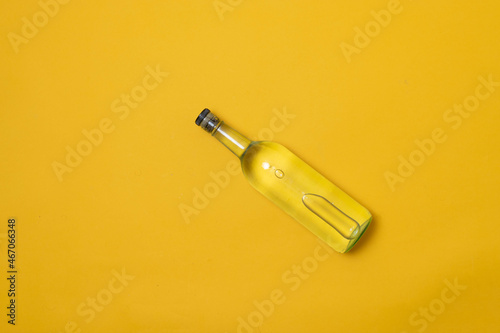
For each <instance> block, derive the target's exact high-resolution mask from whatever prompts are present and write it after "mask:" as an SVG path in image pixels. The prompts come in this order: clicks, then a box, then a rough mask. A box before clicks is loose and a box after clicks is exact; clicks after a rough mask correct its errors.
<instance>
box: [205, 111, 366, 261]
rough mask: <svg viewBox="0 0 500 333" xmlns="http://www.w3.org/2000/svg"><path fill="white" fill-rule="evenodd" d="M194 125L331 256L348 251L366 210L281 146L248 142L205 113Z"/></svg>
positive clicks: (362, 228)
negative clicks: (237, 162) (225, 150)
mask: <svg viewBox="0 0 500 333" xmlns="http://www.w3.org/2000/svg"><path fill="white" fill-rule="evenodd" d="M196 124H197V125H200V126H201V127H202V128H203V129H204V130H206V131H207V132H209V133H211V134H212V135H213V136H214V137H215V138H216V139H217V140H219V141H220V142H221V143H222V144H224V145H225V146H226V147H227V148H228V149H229V150H231V151H232V152H233V153H234V154H235V155H236V156H237V157H238V158H239V159H240V161H241V168H242V170H243V174H244V175H245V177H246V178H247V179H248V181H249V182H250V184H252V186H253V187H254V188H255V189H257V190H258V191H259V192H260V193H262V194H263V195H264V196H265V197H266V198H268V199H269V200H271V201H272V202H274V203H275V204H276V205H277V206H278V207H280V208H281V209H283V210H284V211H285V212H287V213H288V214H289V215H291V216H292V217H293V218H295V219H296V220H297V221H299V222H300V223H301V224H302V225H304V226H305V227H306V228H307V229H309V230H310V231H311V232H313V233H314V234H315V235H316V236H318V237H319V238H320V239H322V240H323V241H325V242H326V243H327V244H328V245H330V246H331V247H332V248H333V249H334V250H336V251H337V252H340V253H344V252H347V251H349V250H350V249H351V248H352V247H353V246H354V244H356V242H357V241H358V240H359V238H360V237H361V236H362V235H363V233H364V232H365V230H366V228H367V227H368V225H369V224H370V222H371V220H372V216H371V214H370V212H368V210H367V209H366V208H364V207H363V206H361V205H360V204H359V203H358V202H356V201H355V200H354V199H352V198H351V197H350V196H349V195H347V194H346V193H345V192H343V191H342V190H341V189H339V188H338V187H337V186H335V185H334V184H333V183H332V182H330V181H329V180H328V179H326V178H325V177H323V176H322V175H321V174H320V173H318V172H317V171H316V170H314V169H313V168H312V167H310V166H309V165H308V164H306V163H305V162H304V161H303V160H301V159H300V158H299V157H297V156H296V155H295V154H293V153H292V152H291V151H289V150H288V149H287V148H285V147H283V146H282V145H280V144H278V143H275V142H269V141H251V140H249V139H248V138H246V137H245V136H243V135H242V134H240V133H239V132H237V131H236V130H234V129H233V128H232V127H230V126H228V125H226V124H225V123H224V122H222V121H220V120H219V119H218V118H217V117H216V116H215V115H214V114H212V113H211V112H209V110H208V109H205V110H204V111H203V112H202V113H201V114H200V116H198V119H197V120H196Z"/></svg>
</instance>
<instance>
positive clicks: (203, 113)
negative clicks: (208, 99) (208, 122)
mask: <svg viewBox="0 0 500 333" xmlns="http://www.w3.org/2000/svg"><path fill="white" fill-rule="evenodd" d="M209 113H210V110H209V109H204V110H203V111H201V113H200V115H199V116H198V118H196V120H195V123H196V125H198V126H200V124H201V122H202V121H203V119H205V117H206V116H207V115H208V114H209Z"/></svg>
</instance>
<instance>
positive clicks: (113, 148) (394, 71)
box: [0, 0, 500, 333]
mask: <svg viewBox="0 0 500 333" xmlns="http://www.w3.org/2000/svg"><path fill="white" fill-rule="evenodd" d="M42 1H44V0H42ZM46 2H50V1H48V0H47V1H46ZM223 3H225V4H226V7H225V8H226V10H227V9H228V8H227V7H230V9H231V10H227V11H225V12H224V13H223V14H222V19H221V16H220V15H218V13H217V10H216V9H215V7H214V2H213V1H211V0H203V1H156V0H150V1H124V0H121V1H97V0H92V1H76V0H74V1H70V2H69V3H67V4H64V5H62V4H61V5H60V8H59V9H58V12H57V13H56V14H55V15H54V17H50V18H49V19H48V22H45V23H46V24H45V25H44V26H43V27H40V28H39V31H38V33H37V34H36V35H35V36H34V37H32V38H28V39H27V42H26V43H22V44H20V45H19V46H18V52H17V53H16V52H15V47H13V45H12V43H11V42H10V41H9V38H8V36H9V34H10V33H15V34H17V35H21V33H22V31H21V30H22V26H23V24H24V23H23V17H26V18H27V19H28V20H29V21H31V22H33V15H36V13H38V12H40V11H41V7H40V4H39V3H38V1H35V0H29V1H27V0H24V1H5V0H3V1H1V5H0V13H1V14H0V17H1V24H0V25H1V31H0V35H1V36H3V37H2V38H1V39H0V48H1V62H0V74H1V78H2V80H1V83H0V84H1V87H0V88H1V89H0V107H1V109H0V112H1V113H0V117H1V118H0V142H1V143H0V144H1V150H0V171H1V172H0V184H1V192H0V212H1V215H0V220H1V221H0V222H1V224H0V242H1V244H0V247H1V256H0V262H1V269H2V273H1V275H0V276H1V281H2V282H1V283H0V287H1V289H0V295H1V297H0V305H1V306H0V308H1V309H2V310H1V313H0V314H1V316H0V318H2V319H1V323H0V327H1V331H2V332H72V331H75V332H78V331H80V332H237V331H238V325H241V324H240V323H241V321H239V319H238V318H242V320H244V321H246V322H247V323H248V318H249V316H250V317H252V316H253V317H254V318H253V320H257V321H258V319H259V314H255V312H256V311H258V310H257V308H256V305H255V303H254V302H255V301H256V302H258V303H259V302H263V301H265V300H269V299H270V294H271V293H272V292H273V290H274V291H276V290H277V291H278V292H279V291H281V292H283V297H284V302H282V304H277V305H275V306H274V309H273V311H272V313H271V314H270V315H269V316H265V319H263V322H262V324H261V325H260V326H259V327H252V326H249V327H247V328H241V327H240V328H239V331H241V332H250V331H251V332H325V333H326V332H328V333H330V332H398V333H399V332H407V333H410V332H418V331H419V330H420V331H425V332H471V331H477V332H497V331H498V327H500V320H499V319H498V318H499V317H498V315H497V312H498V308H499V305H500V304H499V303H500V302H499V299H500V287H499V278H500V268H499V257H500V252H499V250H500V245H499V241H498V233H499V231H500V228H499V226H498V220H497V219H498V213H497V209H498V198H499V196H498V191H499V188H500V177H499V174H498V171H499V167H500V158H499V156H498V148H499V144H498V143H499V121H500V116H499V110H500V88H498V87H497V88H496V89H497V90H496V91H495V92H493V93H491V96H490V97H489V98H487V99H486V100H484V101H481V103H480V105H479V107H478V108H477V110H476V111H475V112H473V113H471V115H470V117H468V118H465V119H463V123H462V124H461V126H460V127H459V128H457V129H453V128H452V127H451V125H452V123H447V122H446V121H445V120H444V119H443V116H444V114H445V112H447V110H448V109H449V108H451V107H453V104H460V103H463V102H464V99H465V98H467V97H468V96H472V95H474V94H475V88H476V86H477V85H478V84H479V81H478V77H479V76H482V77H484V78H487V77H488V75H492V77H493V79H494V80H495V81H500V62H499V59H500V46H499V41H498V31H500V20H498V13H499V11H500V4H499V3H498V1H493V0H489V1H483V2H481V3H477V4H476V3H472V2H470V1H465V0H459V1H456V0H454V1H451V0H448V1H443V0H440V1H423V0H418V1H410V0H401V2H400V5H399V7H401V8H402V11H401V12H400V13H399V14H393V15H392V18H391V21H390V23H389V24H387V26H386V27H382V28H381V29H380V31H376V30H375V33H374V32H373V31H372V35H373V37H372V38H370V39H371V42H370V43H369V45H367V46H366V47H363V48H358V51H359V52H358V53H355V54H352V56H351V57H350V60H351V61H350V62H348V61H347V58H346V57H345V55H344V54H343V51H342V48H341V45H342V43H348V44H350V45H355V40H354V38H355V35H356V32H355V30H354V28H356V27H358V28H360V29H362V30H363V29H365V26H366V25H367V24H369V22H371V21H373V20H374V18H373V16H372V14H371V11H376V12H378V11H380V10H382V9H387V7H388V1H385V0H377V1H363V2H351V1H340V2H339V1H337V2H334V1H321V2H307V1H265V0H251V1H250V0H248V1H246V0H245V1H237V0H233V1H229V0H223ZM399 7H398V8H399ZM401 8H400V9H401ZM41 18H43V17H41ZM39 19H40V18H39ZM42 23H43V21H42ZM375 28H376V27H375ZM10 36H12V35H10ZM148 66H150V68H152V69H155V68H156V67H157V66H159V68H160V69H161V71H163V72H168V73H169V75H168V77H166V78H164V79H163V82H161V83H160V84H158V86H157V87H156V88H155V89H154V90H152V91H149V92H148V95H147V98H145V100H144V101H142V102H141V103H139V105H138V106H137V107H136V108H135V109H132V110H131V111H130V114H129V115H128V116H127V117H125V118H124V119H120V117H119V116H120V115H121V113H115V112H113V110H112V107H111V105H112V103H113V102H114V101H115V100H116V99H117V98H118V99H119V98H120V97H121V95H122V94H130V93H131V91H132V89H134V88H135V87H137V86H139V85H141V84H142V82H143V79H144V77H146V75H147V74H148V70H147V68H148ZM150 82H153V81H150ZM204 107H209V108H211V109H212V110H213V112H214V113H216V114H217V115H218V116H219V117H220V118H221V119H223V120H225V121H226V122H227V123H229V124H230V125H233V126H234V127H235V128H237V129H239V130H240V131H241V132H242V133H244V134H245V135H247V136H248V137H250V138H257V137H258V135H259V133H261V132H262V131H263V129H265V128H269V127H270V123H271V121H272V119H273V117H275V113H274V112H276V110H278V111H280V112H283V110H286V112H288V113H289V114H292V115H294V116H295V118H293V119H291V120H290V123H289V124H288V125H287V126H286V127H284V128H283V129H282V130H280V131H275V133H274V141H278V142H280V143H282V144H284V145H285V146H287V147H288V148H290V149H291V150H292V151H294V152H295V153H296V154H297V155H299V156H300V157H302V158H303V159H304V160H305V161H307V162H308V163H309V164H311V165H312V166H313V167H315V168H316V169H317V170H319V171H320V172H321V173H323V174H324V175H325V176H326V177H327V178H329V179H331V180H332V181H333V182H334V183H335V184H337V185H338V186H339V187H341V188H342V189H344V190H345V191H346V192H347V193H349V194H351V195H352V196H353V197H354V198H356V199H357V200H358V201H359V202H361V203H362V204H363V205H364V206H365V207H367V208H368V209H369V210H370V211H371V212H372V214H373V216H374V221H373V224H372V225H371V226H370V228H369V229H368V231H367V232H366V234H365V235H364V236H363V238H362V239H361V241H360V242H359V243H358V244H357V245H356V246H355V247H354V249H353V250H352V251H351V252H349V253H347V254H342V255H341V254H337V253H333V254H330V255H329V256H328V259H326V260H324V261H321V262H318V261H316V263H317V267H315V268H314V269H313V271H312V272H311V273H310V274H309V276H308V277H307V278H303V279H301V280H300V286H299V287H298V288H296V289H295V290H292V287H295V286H296V285H295V284H292V283H289V282H287V281H288V280H287V279H286V278H284V276H288V277H289V276H290V271H291V270H292V268H293V267H294V265H298V266H301V265H302V263H303V262H308V263H309V264H310V263H311V262H312V261H314V260H316V259H314V258H315V257H314V253H315V251H319V250H321V251H324V250H322V248H318V246H319V244H320V243H319V241H318V240H317V238H316V237H315V236H314V235H312V234H311V233H309V232H308V231H306V229H304V228H303V227H302V226H301V225H299V224H298V223H297V222H295V221H294V220H293V219H292V218H290V217H289V216H287V215H286V214H285V213H283V212H282V211H280V210H279V209H278V208H276V207H275V206H273V204H272V203H271V202H269V201H267V200H266V199H265V198H264V197H263V196H262V195H260V194H259V193H258V192H256V191H255V190H254V189H252V187H251V186H250V185H249V184H248V183H247V182H246V180H245V179H244V176H243V175H242V174H241V173H240V174H238V175H235V176H231V179H230V183H229V185H227V186H226V187H224V188H219V193H218V194H217V195H215V197H214V198H211V199H210V200H209V204H208V206H207V207H206V208H203V209H199V210H198V215H191V216H190V217H189V218H188V219H187V220H188V221H189V222H190V223H186V218H183V215H182V214H181V209H180V208H181V207H184V206H183V205H189V206H193V202H192V201H193V198H194V196H195V194H194V193H195V191H196V189H199V190H203V189H204V187H205V186H206V185H207V184H209V183H211V182H213V180H212V178H211V176H210V172H214V173H218V172H220V171H221V170H224V169H225V168H226V166H227V164H228V162H229V161H231V160H235V159H236V158H235V157H234V156H232V154H231V153H230V152H229V151H227V150H226V149H225V148H224V147H223V146H222V145H220V144H219V143H218V142H217V141H216V140H214V139H213V138H211V137H210V136H209V135H208V134H207V133H205V132H203V131H202V130H201V129H200V128H198V127H197V126H195V124H194V119H195V118H196V116H197V115H198V113H199V112H200V111H201V110H202V109H203V108H204ZM273 110H274V112H273ZM105 118H109V119H110V120H111V121H112V124H113V126H115V129H114V131H113V132H112V133H109V134H105V135H104V138H103V141H102V143H101V144H100V145H98V146H96V147H93V150H92V152H91V153H90V154H89V155H88V156H86V157H84V158H83V161H82V162H81V164H80V165H78V166H77V167H75V168H74V170H73V171H72V172H71V173H65V174H64V175H63V180H62V181H59V180H58V178H57V176H56V174H55V172H54V170H53V162H54V161H57V162H59V163H65V156H66V153H67V151H66V146H69V147H71V148H73V149H76V146H77V145H78V144H79V143H80V142H81V141H82V140H85V137H84V136H83V134H82V131H83V130H91V129H94V128H96V127H98V126H99V123H100V121H101V120H102V119H105ZM436 128H441V129H442V130H443V131H444V132H445V134H446V136H447V140H446V141H445V142H444V143H441V144H437V146H436V148H435V152H434V153H433V154H431V155H430V156H428V157H427V158H426V159H425V161H424V162H423V163H422V165H420V166H418V167H416V168H415V171H414V173H413V174H412V175H411V176H409V177H405V178H404V179H405V181H404V182H402V183H401V182H399V183H397V184H396V185H395V189H394V191H392V190H391V187H390V186H389V184H388V182H387V180H386V178H385V175H386V173H387V172H392V173H395V174H397V172H398V171H397V169H398V165H399V159H398V156H399V155H401V156H403V157H404V158H406V159H407V158H409V156H410V154H411V153H412V152H414V151H415V150H416V149H417V148H418V147H417V146H416V144H415V142H414V141H415V140H417V139H418V140H424V139H428V138H430V137H431V134H432V131H433V130H434V129H436ZM10 217H15V218H16V219H17V241H18V243H17V248H16V251H17V265H18V266H17V268H18V270H19V273H18V276H17V293H18V297H17V298H16V304H17V306H18V307H17V321H16V326H15V327H12V325H7V317H6V312H7V309H6V306H7V304H8V303H7V302H8V298H7V289H8V285H7V281H6V276H7V273H6V270H7V256H6V237H5V234H6V232H7V219H8V218H10ZM325 253H326V252H321V254H322V255H323V257H324V255H325ZM123 271H124V272H126V274H127V276H129V278H130V280H128V281H127V282H126V285H123V286H122V287H123V288H121V291H120V292H117V293H113V294H110V293H109V290H110V287H109V286H110V283H111V285H112V286H114V289H113V290H115V289H116V288H117V286H119V285H120V283H119V282H118V281H117V280H116V278H115V275H116V274H118V273H120V272H123ZM132 277H133V279H132ZM456 281H458V284H459V285H461V286H465V287H466V289H465V290H461V291H460V292H459V293H458V295H456V297H455V298H454V300H453V301H452V302H451V303H449V304H448V303H443V301H442V300H443V298H442V291H443V290H444V291H445V293H446V292H448V294H446V295H448V296H447V297H448V298H449V297H451V296H452V295H453V294H452V293H450V292H451V290H446V288H449V287H447V286H448V285H447V283H452V284H453V283H454V282H456ZM107 290H108V291H107ZM115 291H116V290H115ZM98 295H100V297H101V299H103V297H106V295H107V296H109V295H112V297H113V298H112V300H111V301H110V302H109V304H106V305H105V306H104V307H103V309H101V310H102V311H95V313H94V314H95V316H94V317H93V318H92V320H89V321H88V322H87V319H89V318H90V316H82V315H81V314H80V313H79V312H78V308H79V306H82V303H83V304H84V305H83V306H85V304H86V302H87V301H88V299H89V298H96V296H98ZM106 300H107V301H108V299H106ZM264 303H265V302H264ZM440 304H444V306H445V309H442V308H440V306H441V305H440ZM429 306H434V307H435V308H434V309H435V310H434V311H438V312H439V314H438V315H436V316H434V318H433V320H432V321H431V320H427V321H426V324H425V328H424V324H423V323H422V322H420V323H419V324H416V323H415V322H413V323H412V322H411V318H412V316H414V319H415V318H417V319H420V320H422V318H423V317H421V316H420V315H419V314H418V313H419V311H420V308H429ZM436 309H438V310H436ZM415 313H417V317H415ZM260 315H261V316H262V318H264V316H263V315H262V312H261V314H260ZM256 318H257V319H256ZM68 323H70V324H69V326H67V325H68ZM71 323H73V324H71ZM71 325H76V326H74V327H75V328H72V327H73V326H71ZM245 330H246V331H245Z"/></svg>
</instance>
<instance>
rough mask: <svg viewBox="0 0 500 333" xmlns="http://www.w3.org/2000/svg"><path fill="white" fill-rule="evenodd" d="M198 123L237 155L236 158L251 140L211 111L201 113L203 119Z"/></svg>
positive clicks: (241, 154) (239, 156)
mask: <svg viewBox="0 0 500 333" xmlns="http://www.w3.org/2000/svg"><path fill="white" fill-rule="evenodd" d="M202 114H203V113H202ZM200 116H201V115H200ZM198 119H199V118H198ZM197 124H198V121H197ZM198 125H199V126H201V128H203V129H204V130H205V131H207V132H208V133H210V134H212V136H213V137H215V138H216V139H217V140H219V141H220V142H221V143H222V144H223V145H224V146H226V147H227V149H229V150H230V151H232V152H233V154H235V155H236V156H238V158H241V156H243V153H244V152H245V150H246V149H247V148H248V146H249V145H250V143H251V142H252V140H250V139H248V138H247V137H245V136H244V135H242V134H241V133H239V132H238V131H236V130H235V129H233V128H232V127H231V126H229V125H226V124H225V123H224V122H223V121H220V120H219V118H217V116H216V115H214V114H213V113H211V112H208V113H206V114H205V115H203V119H201V120H200V121H199V124H198Z"/></svg>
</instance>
